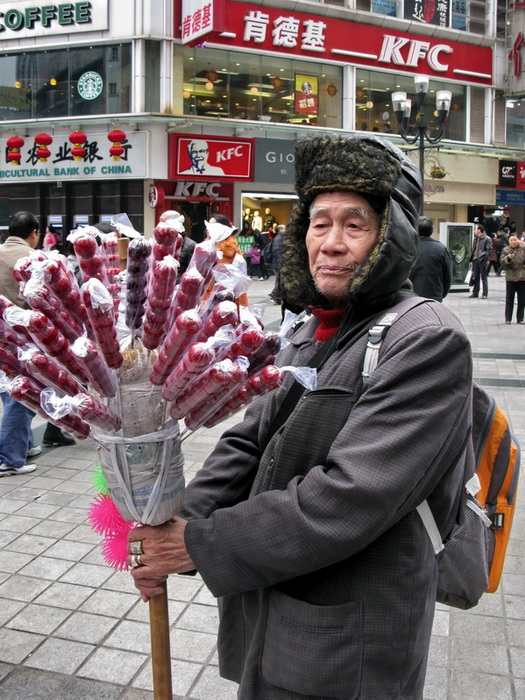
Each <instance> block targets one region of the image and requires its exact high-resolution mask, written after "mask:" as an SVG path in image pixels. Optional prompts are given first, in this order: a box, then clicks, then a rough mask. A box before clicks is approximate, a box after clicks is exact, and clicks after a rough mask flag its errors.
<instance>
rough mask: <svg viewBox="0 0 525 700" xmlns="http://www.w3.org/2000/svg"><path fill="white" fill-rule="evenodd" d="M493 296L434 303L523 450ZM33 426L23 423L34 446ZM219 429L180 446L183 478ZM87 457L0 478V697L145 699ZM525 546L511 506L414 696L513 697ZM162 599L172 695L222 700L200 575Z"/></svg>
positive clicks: (517, 348)
mask: <svg viewBox="0 0 525 700" xmlns="http://www.w3.org/2000/svg"><path fill="white" fill-rule="evenodd" d="M272 287H273V279H272V278H271V279H270V280H268V281H266V282H257V281H254V283H253V285H252V288H251V289H250V296H251V298H252V300H253V301H255V302H257V301H264V300H267V295H268V293H269V291H270V290H271V289H272ZM504 295H505V284H504V280H503V278H496V277H492V276H491V277H490V278H489V298H488V299H487V300H483V299H468V298H467V296H468V291H467V290H463V291H460V292H457V293H454V294H451V295H449V297H448V298H447V300H446V302H445V303H446V305H447V306H449V307H450V308H452V309H453V311H454V312H455V313H456V314H457V315H458V316H459V317H460V319H461V320H462V322H463V324H464V326H465V328H466V330H467V333H468V335H469V337H470V340H471V342H472V346H473V352H474V373H475V376H476V378H477V379H478V381H479V382H480V383H481V384H484V385H485V386H487V387H490V391H491V393H492V394H493V395H494V396H495V398H496V400H497V401H498V402H499V403H500V404H501V405H502V407H503V408H504V409H505V411H506V412H507V415H508V416H509V417H510V419H511V422H512V426H513V429H514V431H515V432H516V433H517V435H518V437H519V438H520V439H521V443H522V444H523V445H525V401H524V392H523V388H524V381H525V326H520V325H517V324H516V323H513V324H512V325H510V326H508V325H505V324H504ZM268 304H269V305H268V307H267V309H266V314H265V322H266V324H267V326H268V327H270V328H277V327H278V325H279V318H280V310H279V308H278V307H277V306H274V305H272V304H271V303H270V302H268ZM235 420H236V419H230V420H229V421H227V424H228V423H233V422H235ZM43 423H44V422H43V421H42V420H40V419H39V418H36V419H35V420H34V423H33V425H34V432H35V436H36V437H37V438H40V439H41V437H42V433H43V430H44V425H43ZM224 428H225V424H222V425H221V426H219V427H217V428H215V429H212V430H200V431H197V433H195V434H193V435H192V436H191V437H190V438H189V439H187V440H186V441H185V442H184V452H185V456H186V477H187V480H190V479H191V478H192V477H193V475H194V474H195V472H196V471H197V469H198V468H199V466H200V465H201V464H202V461H203V459H204V458H205V457H206V455H207V454H208V453H209V451H210V450H211V448H212V447H213V445H214V444H215V442H216V440H217V438H218V436H219V435H220V434H221V432H222V431H223V430H224ZM96 460H97V456H96V449H95V444H94V442H93V441H92V440H86V441H83V442H78V443H77V444H76V445H75V446H74V447H62V448H55V449H44V451H43V452H42V454H41V455H40V456H38V457H37V458H36V459H35V463H36V464H37V470H36V471H35V472H34V473H32V474H28V475H26V476H20V477H12V478H3V479H1V480H0V521H1V528H0V698H2V700H21V699H22V698H24V700H40V699H42V700H44V699H46V700H49V699H53V700H73V699H74V700H84V699H85V700H149V699H151V698H152V697H153V693H152V677H151V660H150V640H149V618H148V606H147V605H145V604H144V603H143V602H142V601H141V600H140V599H139V597H138V594H137V591H136V589H135V588H134V587H133V585H132V583H131V577H130V576H129V574H128V573H125V572H115V571H114V570H113V569H111V568H110V567H108V566H107V565H106V564H105V563H104V561H103V559H102V556H101V552H100V546H99V542H100V538H99V537H98V536H97V535H96V534H94V533H93V531H92V530H91V528H90V527H89V525H88V524H87V517H86V516H87V508H88V505H89V503H90V501H91V499H92V498H93V495H94V489H93V486H92V472H93V467H94V465H95V464H96ZM523 488H524V485H523V484H522V486H521V491H522V493H521V496H520V501H523V502H525V496H524V495H523ZM524 540H525V517H524V515H523V508H520V509H519V510H518V512H517V515H516V518H515V524H514V528H513V533H512V539H511V542H510V546H509V552H508V555H507V561H506V568H505V574H504V577H503V581H502V584H501V586H500V589H499V591H497V592H496V593H495V594H492V595H486V596H484V598H483V599H482V601H481V603H480V604H479V605H478V606H477V607H476V608H474V609H473V610H470V611H468V612H463V611H458V610H453V609H450V608H446V607H444V606H438V608H437V610H436V616H435V623H434V630H433V637H432V647H431V652H430V660H429V668H428V674H427V683H426V688H425V696H424V697H425V700H525V554H524V553H523V542H524ZM168 597H169V618H170V628H171V657H172V677H173V692H174V698H177V699H179V700H182V699H184V700H190V699H191V700H233V699H234V698H235V697H236V685H235V684H234V683H231V682H229V681H225V680H223V679H221V678H220V676H219V673H218V665H217V654H216V646H215V639H216V630H217V608H216V603H215V599H214V598H213V597H212V596H211V594H210V593H209V591H208V590H207V589H206V587H205V586H204V584H203V582H202V580H201V579H200V578H199V577H195V578H186V577H177V576H172V577H171V578H170V581H169V584H168Z"/></svg>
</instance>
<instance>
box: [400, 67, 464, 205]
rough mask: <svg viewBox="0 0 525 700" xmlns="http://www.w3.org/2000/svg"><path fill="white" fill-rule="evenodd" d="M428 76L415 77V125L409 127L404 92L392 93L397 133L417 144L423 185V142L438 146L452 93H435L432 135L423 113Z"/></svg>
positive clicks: (410, 110)
mask: <svg viewBox="0 0 525 700" xmlns="http://www.w3.org/2000/svg"><path fill="white" fill-rule="evenodd" d="M428 82H429V79H428V76H426V75H416V76H415V77H414V83H415V87H416V96H417V110H418V111H417V114H416V119H415V121H416V123H415V125H413V126H409V121H410V115H411V112H412V100H410V99H408V98H407V94H406V92H393V93H392V105H393V109H394V113H395V115H396V119H397V123H398V124H399V133H400V134H401V136H402V137H403V139H404V140H405V141H406V143H408V144H410V145H413V144H416V143H417V144H418V149H419V172H420V173H421V182H422V185H423V186H424V184H425V169H424V167H425V148H426V146H425V140H426V141H428V143H429V144H430V145H432V146H435V145H436V144H438V143H439V142H440V141H441V139H442V138H443V134H444V131H445V122H446V119H447V116H448V113H449V111H450V103H451V101H452V93H451V92H450V90H438V91H437V92H436V110H437V116H438V129H437V133H435V134H434V135H432V134H431V133H430V132H429V129H428V122H427V116H426V114H425V112H424V105H425V99H426V96H427V92H428ZM423 199H424V198H422V199H421V214H423Z"/></svg>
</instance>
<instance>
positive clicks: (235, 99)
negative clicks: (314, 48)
mask: <svg viewBox="0 0 525 700" xmlns="http://www.w3.org/2000/svg"><path fill="white" fill-rule="evenodd" d="M341 94H342V71H341V68H339V67H337V66H327V65H323V64H321V63H309V62H306V61H295V60H289V59H284V58H280V57H279V58H277V57H275V58H274V57H272V56H258V55H256V54H247V53H234V52H232V51H222V50H216V49H203V48H198V49H190V48H185V49H184V85H183V93H182V96H183V104H184V107H183V111H184V114H187V115H199V116H204V117H229V118H230V119H253V120H259V121H266V122H285V123H295V124H310V125H313V126H325V127H335V128H340V127H341V126H342V108H341V103H342V100H341ZM175 103H176V101H175Z"/></svg>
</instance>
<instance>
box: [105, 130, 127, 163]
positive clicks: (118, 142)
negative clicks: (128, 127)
mask: <svg viewBox="0 0 525 700" xmlns="http://www.w3.org/2000/svg"><path fill="white" fill-rule="evenodd" d="M108 139H109V140H110V141H111V143H112V144H113V146H112V147H111V148H110V149H109V152H110V153H111V155H112V156H113V160H120V156H121V155H122V154H123V153H124V149H123V148H122V141H125V140H126V134H125V132H124V131H121V130H120V129H113V131H110V132H109V134H108Z"/></svg>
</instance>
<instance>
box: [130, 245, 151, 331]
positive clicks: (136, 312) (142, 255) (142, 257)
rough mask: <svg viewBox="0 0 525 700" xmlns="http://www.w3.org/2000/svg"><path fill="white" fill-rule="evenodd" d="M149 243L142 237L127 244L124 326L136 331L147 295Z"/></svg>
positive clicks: (140, 323)
mask: <svg viewBox="0 0 525 700" xmlns="http://www.w3.org/2000/svg"><path fill="white" fill-rule="evenodd" d="M150 257H151V243H150V242H149V241H148V240H146V239H145V238H143V237H140V238H134V239H133V240H132V241H131V242H130V244H129V246H128V262H127V267H126V288H125V297H126V304H125V313H126V326H127V327H128V328H129V329H130V330H131V331H132V332H134V331H136V330H137V329H139V328H140V327H141V326H142V318H143V316H144V311H145V303H146V296H147V285H148V273H149V266H150Z"/></svg>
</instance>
